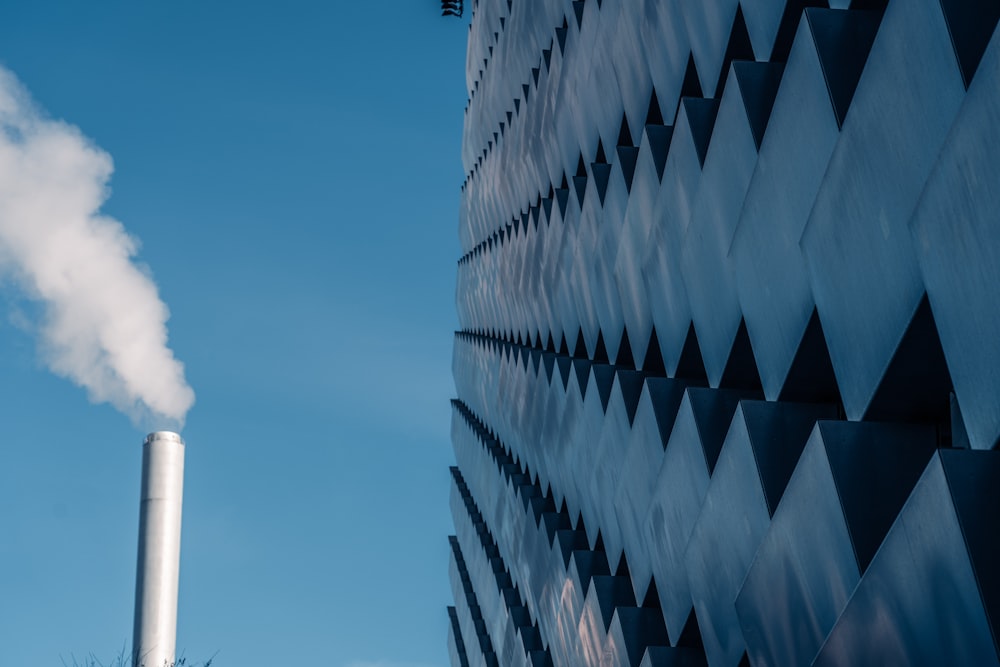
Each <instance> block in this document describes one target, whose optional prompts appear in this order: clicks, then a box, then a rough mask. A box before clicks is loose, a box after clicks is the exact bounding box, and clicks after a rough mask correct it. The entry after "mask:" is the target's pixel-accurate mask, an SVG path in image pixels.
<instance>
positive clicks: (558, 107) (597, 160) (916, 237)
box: [448, 0, 1000, 667]
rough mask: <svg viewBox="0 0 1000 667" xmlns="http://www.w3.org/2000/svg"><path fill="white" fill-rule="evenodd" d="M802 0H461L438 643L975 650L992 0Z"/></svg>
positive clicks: (544, 654)
mask: <svg viewBox="0 0 1000 667" xmlns="http://www.w3.org/2000/svg"><path fill="white" fill-rule="evenodd" d="M812 4H816V3H811V2H800V1H798V0H796V1H791V0H788V1H786V0H762V1H761V2H754V3H739V2H736V0H704V1H697V2H696V1H693V0H690V1H689V0H669V1H664V0H636V1H635V2H627V1H626V0H575V1H569V0H533V1H531V2H527V1H525V0H510V1H509V2H508V0H478V1H477V2H473V3H470V6H471V7H470V8H471V9H472V12H473V19H472V25H471V30H470V33H469V45H468V58H467V63H466V83H467V89H468V91H469V102H468V106H467V108H466V110H465V123H464V129H463V132H464V136H463V155H462V157H463V164H464V167H465V169H466V177H465V180H464V182H463V183H462V196H461V204H460V211H459V229H458V231H459V240H460V243H461V247H462V251H461V252H462V255H461V257H460V259H459V262H458V276H457V291H456V306H457V310H458V317H459V323H460V324H459V326H460V331H459V332H457V333H456V335H455V343H454V356H453V367H452V368H453V375H454V379H455V386H456V394H457V399H456V401H455V402H454V404H453V421H452V441H453V444H454V448H455V457H456V463H457V468H456V470H455V471H454V473H453V488H452V510H453V514H454V516H455V536H454V538H453V540H452V543H451V546H452V562H451V576H452V583H453V588H454V593H455V605H454V610H453V612H450V614H451V619H452V622H451V624H450V638H449V639H448V641H449V651H450V655H451V656H452V662H453V664H455V665H459V664H466V663H468V664H470V665H488V664H498V665H534V666H537V665H543V664H552V665H554V666H556V665H560V666H561V665H566V666H571V667H577V666H591V665H593V666H595V667H605V666H607V665H629V666H630V667H638V666H639V665H648V666H649V667H652V666H654V665H703V664H710V665H713V666H716V665H738V664H748V663H749V664H751V665H769V664H782V665H783V664H811V663H812V662H813V661H814V660H815V661H816V663H817V664H869V663H870V664H875V663H879V664H904V663H913V664H946V663H949V662H951V663H954V662H955V660H958V662H962V661H965V662H964V664H995V663H996V662H997V652H996V645H997V644H996V642H995V641H994V638H995V637H997V636H998V633H997V628H996V624H995V623H992V624H991V621H990V619H991V618H1000V584H998V582H1000V568H998V567H997V566H996V563H998V562H1000V547H998V543H1000V540H997V538H996V534H997V531H996V528H995V527H996V522H997V518H998V516H1000V506H998V501H997V498H996V493H995V491H994V490H995V489H998V488H1000V471H998V470H997V468H996V466H995V465H994V463H992V461H995V458H993V457H994V453H993V452H976V451H969V449H970V448H971V449H973V450H989V449H994V448H995V445H996V443H997V441H998V438H1000V407H998V406H1000V400H997V398H998V393H1000V374H998V373H997V372H996V371H995V369H996V368H997V364H998V362H1000V348H998V347H997V346H998V343H997V341H1000V316H998V315H997V313H998V312H1000V269H997V266H998V262H997V257H998V255H1000V231H998V228H997V225H996V224H995V223H996V214H997V211H998V210H1000V194H998V193H1000V185H998V184H997V182H996V178H995V175H996V173H997V171H998V167H1000V162H998V160H1000V157H998V156H1000V134H998V132H1000V131H998V130H997V128H998V127H1000V37H998V34H997V30H996V26H997V21H998V19H1000V9H998V8H997V5H996V3H992V2H980V1H978V0H977V1H975V2H958V1H956V0H941V1H939V0H910V1H906V0H887V1H883V0H871V1H866V2H847V0H836V1H835V2H831V3H829V6H823V7H806V5H812ZM823 4H824V5H825V4H826V3H823ZM962 448H964V449H962ZM918 480H919V481H918ZM461 647H464V649H462V648H461ZM463 651H464V653H463Z"/></svg>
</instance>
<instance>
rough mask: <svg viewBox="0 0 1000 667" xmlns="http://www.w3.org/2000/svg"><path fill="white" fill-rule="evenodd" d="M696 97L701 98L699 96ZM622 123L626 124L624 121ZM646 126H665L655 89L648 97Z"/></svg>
mask: <svg viewBox="0 0 1000 667" xmlns="http://www.w3.org/2000/svg"><path fill="white" fill-rule="evenodd" d="M698 97H701V96H700V95H699V96H698ZM623 122H627V121H624V120H623ZM646 125H666V123H664V122H663V111H662V110H661V109H660V100H659V99H658V98H657V97H656V89H655V88H654V89H653V94H652V95H650V97H649V109H648V110H647V111H646ZM619 143H620V142H619Z"/></svg>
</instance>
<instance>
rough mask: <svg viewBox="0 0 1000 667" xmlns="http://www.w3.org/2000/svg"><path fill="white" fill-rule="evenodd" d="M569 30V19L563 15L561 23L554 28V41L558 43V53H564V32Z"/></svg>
mask: <svg viewBox="0 0 1000 667" xmlns="http://www.w3.org/2000/svg"><path fill="white" fill-rule="evenodd" d="M568 32H569V20H567V18H566V17H565V16H563V24H562V25H561V26H560V27H558V28H556V41H557V42H558V43H559V53H563V54H564V53H566V34H567V33H568Z"/></svg>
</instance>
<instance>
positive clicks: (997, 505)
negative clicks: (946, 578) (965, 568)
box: [940, 450, 1000, 643]
mask: <svg viewBox="0 0 1000 667" xmlns="http://www.w3.org/2000/svg"><path fill="white" fill-rule="evenodd" d="M940 456H941V466H942V468H944V472H945V477H946V478H947V480H948V488H949V490H950V491H951V496H952V500H953V502H954V506H955V514H957V515H958V522H959V524H960V525H961V527H962V537H964V538H965V544H966V547H967V550H968V554H969V560H970V561H972V569H973V570H974V571H975V573H976V584H978V586H979V594H980V596H981V599H982V602H983V606H984V607H985V608H986V616H987V618H988V620H989V623H990V629H991V630H992V632H993V638H994V643H996V642H998V640H1000V568H998V567H997V563H998V562H1000V531H998V530H997V524H996V518H997V517H998V516H1000V452H995V451H960V450H942V451H941V454H940Z"/></svg>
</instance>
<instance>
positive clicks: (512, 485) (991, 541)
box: [450, 336, 1000, 667]
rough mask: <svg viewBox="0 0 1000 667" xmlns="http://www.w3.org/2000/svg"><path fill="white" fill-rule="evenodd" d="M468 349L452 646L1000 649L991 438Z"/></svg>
mask: <svg viewBox="0 0 1000 667" xmlns="http://www.w3.org/2000/svg"><path fill="white" fill-rule="evenodd" d="M455 354H456V358H455V368H456V383H457V385H458V387H457V388H458V393H459V395H460V396H463V397H464V398H463V399H462V400H456V401H454V419H453V424H452V440H453V443H454V447H455V454H456V459H457V463H458V466H457V467H456V468H454V469H453V471H452V473H453V480H454V483H453V488H452V512H453V516H454V519H455V527H456V537H455V538H453V540H452V552H453V554H452V569H451V575H452V583H453V587H454V594H455V600H456V606H455V609H454V610H453V611H452V619H453V626H452V635H451V636H452V639H451V641H450V645H451V647H452V654H453V664H455V665H466V664H469V665H491V664H497V665H542V664H550V663H551V664H554V665H595V666H598V665H600V666H603V665H622V666H631V667H636V666H639V665H648V666H650V667H651V666H653V665H674V664H691V665H701V664H706V663H707V664H710V665H734V666H735V665H739V664H752V665H798V664H822V665H828V664H829V665H835V664H851V665H853V664H873V665H875V664H975V665H987V664H998V658H997V649H996V642H995V637H996V636H997V631H998V630H1000V624H998V623H997V621H996V619H998V618H1000V566H998V563H1000V535H998V533H997V531H996V517H997V516H1000V452H996V451H975V450H971V449H955V448H950V447H942V446H941V444H942V433H941V432H940V430H939V428H936V427H935V426H933V425H929V424H906V423H891V422H848V421H844V420H842V419H839V416H840V413H841V411H840V407H839V406H837V405H832V404H824V403H796V402H786V401H764V400H762V396H760V395H759V392H749V391H743V390H736V389H712V388H709V387H704V386H694V385H691V384H690V383H688V382H687V381H685V380H680V379H671V378H664V377H653V376H645V375H644V374H642V373H641V372H638V371H629V370H625V369H616V368H615V367H614V366H609V365H607V364H589V365H588V366H587V367H586V370H585V372H584V373H580V372H577V371H576V364H572V367H571V370H570V371H569V372H568V373H567V374H566V376H565V377H567V381H566V383H565V384H564V383H563V381H562V379H561V378H562V375H561V373H560V371H559V361H558V360H556V363H555V364H553V366H550V367H549V368H550V369H552V370H551V371H550V372H551V374H549V372H547V369H546V366H545V362H544V360H543V359H539V362H538V363H537V364H535V363H534V362H533V361H532V360H531V357H532V355H530V353H529V351H528V349H527V348H523V349H522V350H521V351H518V349H517V348H516V346H515V347H510V346H504V345H502V344H498V343H492V342H483V341H482V340H478V339H476V338H474V337H469V336H459V338H458V340H457V341H456V352H455ZM525 360H527V361H525ZM609 369H610V373H609V376H610V382H611V389H610V391H609V392H608V393H607V394H605V393H604V392H603V391H602V390H601V384H602V382H603V381H602V380H601V378H600V376H602V375H604V373H605V371H607V370H609ZM581 376H582V377H583V378H584V379H583V382H584V384H585V385H586V387H587V388H584V389H582V390H581V388H580V377H581ZM543 443H544V444H543Z"/></svg>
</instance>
